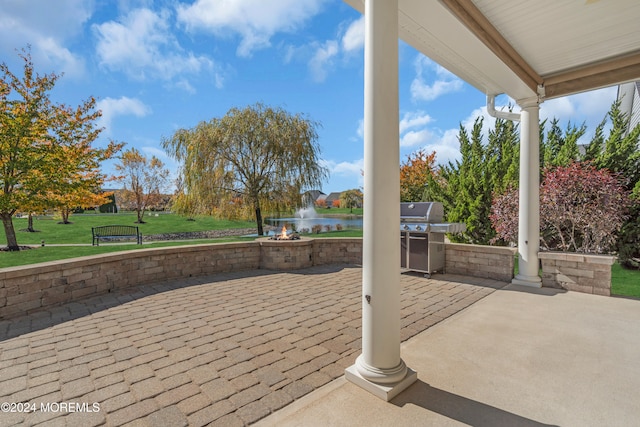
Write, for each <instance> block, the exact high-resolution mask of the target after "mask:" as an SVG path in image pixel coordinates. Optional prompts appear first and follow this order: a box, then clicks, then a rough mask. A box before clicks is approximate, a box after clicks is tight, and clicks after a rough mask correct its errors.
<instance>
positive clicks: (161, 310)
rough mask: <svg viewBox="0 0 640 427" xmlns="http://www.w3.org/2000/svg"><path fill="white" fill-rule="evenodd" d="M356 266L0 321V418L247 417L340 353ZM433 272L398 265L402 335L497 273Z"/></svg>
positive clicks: (331, 364)
mask: <svg viewBox="0 0 640 427" xmlns="http://www.w3.org/2000/svg"><path fill="white" fill-rule="evenodd" d="M361 275H362V271H361V269H360V268H359V267H356V266H344V265H343V266H335V265H333V266H332V265H329V266H321V267H313V268H309V269H305V270H297V271H291V272H287V273H277V272H270V271H264V270H255V271H246V272H235V273H225V274H217V275H215V276H208V277H200V278H187V279H184V280H177V281H171V282H166V283H159V284H156V285H152V286H143V287H139V288H135V289H130V290H128V291H122V292H115V293H110V294H105V295H102V296H99V297H94V298H90V299H85V300H81V301H77V302H74V303H71V304H66V305H63V306H60V307H56V308H52V309H49V310H46V311H42V312H38V313H34V314H32V315H29V316H25V317H20V318H14V319H11V320H7V321H0V403H2V402H4V403H5V404H7V403H8V404H9V406H5V405H3V406H2V412H0V426H5V425H6V426H9V425H38V424H42V425H47V426H52V425H82V426H91V425H114V426H115V425H126V424H131V425H140V426H181V425H189V426H201V425H221V426H235V425H248V424H251V423H254V422H256V421H258V420H260V419H261V418H264V417H266V416H268V415H269V414H271V413H274V412H275V411H277V410H279V409H281V408H283V407H286V406H287V405H289V404H290V403H292V402H294V401H295V400H297V399H300V398H301V397H302V396H304V395H306V394H308V393H310V392H312V391H313V390H317V389H320V388H322V387H323V386H324V385H326V384H330V383H331V382H332V380H334V379H336V378H340V377H342V376H343V374H344V369H345V368H346V367H347V366H350V365H351V364H353V362H354V360H355V358H356V356H357V355H358V354H359V353H360V337H361V331H360V328H361V319H360V310H361V302H360V301H361ZM436 279H437V280H432V279H425V278H424V277H422V276H421V275H412V274H405V275H402V279H401V285H402V297H401V298H402V302H401V316H402V339H408V338H410V337H412V336H414V335H416V334H418V333H420V332H422V331H424V330H425V329H427V328H429V327H431V326H433V325H435V324H438V323H439V322H441V321H443V320H444V319H446V318H447V317H449V316H451V315H453V314H455V313H457V312H458V311H460V310H462V309H464V308H466V307H468V306H469V305H471V304H473V303H475V302H476V301H478V300H481V299H483V298H484V297H486V296H487V295H489V294H491V293H492V292H494V291H495V289H497V288H501V287H503V286H504V285H505V284H504V283H501V282H496V281H491V280H485V279H471V278H464V277H459V276H445V275H439V276H436ZM19 403H21V404H23V405H22V406H18V404H19ZM25 403H26V404H28V405H29V406H28V407H26V409H27V411H28V412H26V411H25V410H24V409H25V406H24V404H25ZM12 405H13V406H12ZM5 409H8V410H7V411H5ZM11 409H14V411H11Z"/></svg>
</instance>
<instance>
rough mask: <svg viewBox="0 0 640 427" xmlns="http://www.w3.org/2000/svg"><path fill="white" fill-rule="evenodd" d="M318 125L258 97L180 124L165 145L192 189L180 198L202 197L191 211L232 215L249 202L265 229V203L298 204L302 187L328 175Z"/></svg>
mask: <svg viewBox="0 0 640 427" xmlns="http://www.w3.org/2000/svg"><path fill="white" fill-rule="evenodd" d="M318 126H319V124H318V123H317V122H314V121H311V120H309V119H307V118H305V117H303V116H302V115H300V114H295V115H292V114H290V113H289V112H287V111H285V110H284V109H282V108H273V107H268V106H265V105H263V104H261V103H258V104H255V105H251V106H248V107H246V108H244V109H238V108H232V109H231V110H229V111H228V112H227V114H226V115H225V116H224V117H222V118H214V119H212V120H210V121H203V122H200V123H199V124H198V125H196V126H195V127H194V128H192V129H180V130H178V131H177V132H175V133H174V135H173V136H172V137H170V138H165V139H163V141H162V145H163V147H164V148H165V150H167V152H168V153H169V155H170V156H172V157H174V158H175V159H176V160H178V161H179V162H181V163H182V174H183V176H182V180H183V184H184V192H185V194H188V195H189V197H187V198H182V199H183V200H191V201H193V200H194V199H195V200H198V203H197V204H192V205H191V206H198V207H199V210H200V212H190V213H191V214H193V213H209V214H211V213H219V214H221V215H223V216H227V217H230V216H233V215H235V214H237V213H238V212H241V211H243V210H245V209H247V208H250V209H251V210H252V211H253V212H254V214H255V220H256V225H257V227H258V234H259V235H262V234H263V226H262V209H271V208H275V207H278V208H282V207H284V206H288V207H292V206H295V205H299V203H300V194H301V192H303V191H305V190H309V189H312V188H315V187H318V186H320V185H321V183H322V181H324V180H325V179H326V178H327V176H328V171H327V169H325V168H324V167H322V166H321V165H320V163H319V161H320V158H319V156H320V147H319V145H318V143H317V140H318V133H317V130H316V129H317V127H318ZM179 200H180V198H178V199H177V201H179ZM177 208H178V209H180V207H179V206H178V207H177ZM205 210H206V212H205Z"/></svg>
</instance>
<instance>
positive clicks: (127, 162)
mask: <svg viewBox="0 0 640 427" xmlns="http://www.w3.org/2000/svg"><path fill="white" fill-rule="evenodd" d="M116 170H117V171H118V172H119V173H121V174H122V176H121V177H120V181H121V182H122V183H123V184H124V191H123V193H122V196H123V198H124V201H125V203H127V204H128V205H129V206H131V207H132V208H133V209H134V210H135V211H136V214H137V220H136V223H138V224H144V212H145V210H146V209H147V208H149V207H150V206H153V205H154V204H156V203H158V202H159V201H160V199H161V196H162V193H163V191H164V190H166V187H167V183H168V179H169V170H168V169H167V168H166V167H165V166H164V163H163V162H162V161H161V160H160V159H158V158H157V157H156V156H151V158H147V157H146V156H145V155H144V154H142V153H140V152H139V151H138V150H136V149H135V148H131V149H129V150H127V151H125V152H124V153H122V157H121V158H120V162H119V163H118V164H116Z"/></svg>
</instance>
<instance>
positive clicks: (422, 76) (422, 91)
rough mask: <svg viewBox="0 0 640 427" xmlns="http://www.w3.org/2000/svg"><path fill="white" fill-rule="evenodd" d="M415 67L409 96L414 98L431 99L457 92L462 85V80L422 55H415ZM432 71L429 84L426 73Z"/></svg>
mask: <svg viewBox="0 0 640 427" xmlns="http://www.w3.org/2000/svg"><path fill="white" fill-rule="evenodd" d="M415 69H416V77H415V78H414V79H413V81H412V82H411V98H412V99H414V100H418V101H433V100H434V99H436V98H438V97H440V96H442V95H444V94H447V93H452V92H458V91H459V90H461V89H462V87H463V82H462V80H460V79H459V78H457V77H456V76H455V75H453V74H452V73H450V72H449V71H447V70H446V69H445V68H443V67H442V66H440V65H438V64H436V63H435V62H433V61H432V60H430V59H429V58H427V57H426V56H424V55H421V54H419V55H418V56H417V57H416V60H415ZM429 71H431V73H429ZM433 72H435V80H434V81H433V83H431V84H429V83H428V80H430V78H429V76H428V74H433Z"/></svg>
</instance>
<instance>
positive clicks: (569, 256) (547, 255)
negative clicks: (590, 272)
mask: <svg viewBox="0 0 640 427" xmlns="http://www.w3.org/2000/svg"><path fill="white" fill-rule="evenodd" d="M538 258H540V259H555V260H561V261H576V262H587V263H590V264H608V265H612V264H614V263H615V262H616V259H617V257H616V256H614V255H601V254H583V253H576V252H554V251H549V252H546V251H545V252H538Z"/></svg>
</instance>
